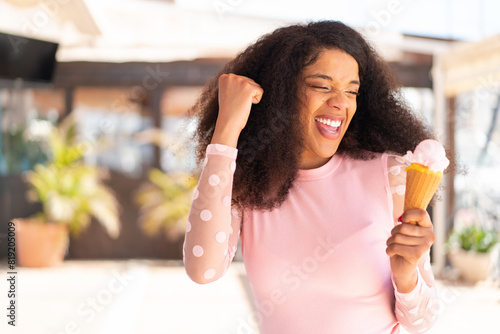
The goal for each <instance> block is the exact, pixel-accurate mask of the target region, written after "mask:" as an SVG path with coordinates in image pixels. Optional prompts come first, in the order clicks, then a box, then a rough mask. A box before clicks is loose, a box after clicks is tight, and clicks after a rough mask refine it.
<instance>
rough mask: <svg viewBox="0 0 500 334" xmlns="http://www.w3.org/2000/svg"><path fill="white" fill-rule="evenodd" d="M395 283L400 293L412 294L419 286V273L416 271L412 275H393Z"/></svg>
mask: <svg viewBox="0 0 500 334" xmlns="http://www.w3.org/2000/svg"><path fill="white" fill-rule="evenodd" d="M393 278H394V283H395V284H396V288H397V289H398V292H400V293H410V292H412V291H413V290H414V289H415V287H416V286H417V282H418V273H417V271H416V270H415V271H414V272H413V273H411V274H410V275H399V276H396V275H393Z"/></svg>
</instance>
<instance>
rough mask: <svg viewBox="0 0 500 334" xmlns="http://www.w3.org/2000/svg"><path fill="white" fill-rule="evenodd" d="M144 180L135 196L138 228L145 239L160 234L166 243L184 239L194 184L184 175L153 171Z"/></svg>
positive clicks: (194, 179)
mask: <svg viewBox="0 0 500 334" xmlns="http://www.w3.org/2000/svg"><path fill="white" fill-rule="evenodd" d="M148 179H149V182H148V183H145V184H143V185H142V186H141V187H140V188H139V190H138V191H137V193H136V194H135V201H136V203H137V205H138V206H139V210H140V214H139V224H140V226H141V228H142V230H143V231H144V233H145V234H146V235H149V236H153V235H156V234H158V233H160V232H161V231H163V232H164V233H165V235H166V236H167V238H168V239H170V240H175V239H177V238H179V237H180V236H181V235H184V232H185V228H186V222H187V218H188V214H189V209H190V206H191V202H192V197H193V191H194V188H195V187H196V184H197V182H198V180H197V179H196V178H195V177H193V176H192V175H190V174H188V173H183V172H178V173H164V172H162V171H161V170H159V169H154V168H153V169H151V170H150V171H149V174H148Z"/></svg>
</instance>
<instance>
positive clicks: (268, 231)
mask: <svg viewBox="0 0 500 334" xmlns="http://www.w3.org/2000/svg"><path fill="white" fill-rule="evenodd" d="M194 110H195V111H197V112H198V113H199V125H198V131H197V135H198V141H199V146H198V156H199V158H200V161H201V160H202V159H203V158H205V160H204V169H203V171H202V174H201V176H200V180H199V185H198V188H197V190H196V191H195V194H194V200H193V204H192V207H191V212H190V215H189V221H188V224H187V229H186V239H185V244H184V261H185V266H186V271H187V273H188V275H189V276H190V277H191V279H193V280H194V281H195V282H198V283H208V282H212V281H215V280H217V279H218V278H219V277H221V276H222V275H223V274H224V272H225V271H226V269H227V268H228V266H229V263H230V262H231V260H232V258H233V256H234V253H235V251H236V245H237V242H238V238H239V237H240V234H241V242H242V254H243V259H244V261H245V266H246V270H247V274H248V279H249V281H250V285H251V287H252V291H253V295H254V301H255V309H256V314H255V316H256V319H257V321H258V323H259V325H260V329H261V333H262V334H269V333H287V334H290V333H350V334H351V333H398V332H399V324H402V325H403V326H404V327H405V328H407V329H408V330H409V331H411V332H415V333H421V332H424V331H425V330H427V329H428V328H430V327H431V325H432V324H433V322H434V321H435V319H436V317H437V313H438V304H437V299H436V298H437V297H436V291H435V287H434V278H433V275H432V272H431V270H430V263H429V249H430V246H431V245H432V243H433V242H434V239H435V238H434V234H433V231H432V223H431V221H430V218H429V216H428V215H427V213H426V212H425V211H423V210H408V211H406V212H404V213H403V206H402V205H403V204H402V203H403V202H402V200H403V196H402V195H403V194H404V191H402V190H404V184H405V174H404V169H403V167H404V166H405V162H404V159H401V157H400V155H403V154H405V153H406V152H407V151H408V150H413V149H414V148H415V146H416V145H417V144H418V143H419V142H420V141H422V140H424V139H426V138H430V137H431V133H430V131H429V130H428V129H427V128H426V127H425V126H424V124H423V122H422V121H421V120H419V119H418V118H417V117H416V116H414V115H413V114H412V113H411V112H410V111H409V109H408V108H407V107H406V106H405V105H404V103H402V102H401V100H400V99H399V98H398V95H397V85H396V83H395V81H394V80H393V77H392V76H391V74H390V71H389V68H388V66H387V64H386V63H384V62H383V61H382V60H381V59H380V57H379V56H378V55H377V54H376V52H375V51H374V50H373V49H372V48H371V47H370V46H369V45H368V44H367V43H366V41H365V40H364V39H363V37H362V36H361V35H360V34H359V33H357V32H356V31H354V30H353V29H351V28H349V27H347V26H345V25H344V24H342V23H340V22H331V21H324V22H316V23H310V24H307V25H294V26H290V27H285V28H280V29H278V30H276V31H275V32H273V33H271V34H269V35H266V36H264V37H262V38H261V39H260V40H259V41H257V42H256V43H255V44H253V45H251V46H250V47H248V48H247V49H246V50H245V51H244V52H242V53H241V54H240V55H238V56H237V57H236V58H235V59H234V60H233V61H231V62H230V63H228V64H227V66H226V67H225V68H224V70H223V71H222V74H221V75H220V76H219V77H218V78H216V79H214V80H213V81H212V82H211V83H210V84H209V85H208V87H207V88H206V90H205V91H204V93H203V94H202V96H201V98H200V100H199V101H198V103H197V104H196V106H195V108H194ZM398 219H399V221H400V222H403V223H402V224H399V223H398ZM412 221H414V222H417V225H413V224H408V223H405V222H412Z"/></svg>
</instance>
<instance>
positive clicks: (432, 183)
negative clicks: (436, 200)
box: [404, 163, 443, 211]
mask: <svg viewBox="0 0 500 334" xmlns="http://www.w3.org/2000/svg"><path fill="white" fill-rule="evenodd" d="M442 178H443V173H442V172H434V171H432V170H430V169H429V168H428V167H427V166H423V165H421V164H418V163H412V164H411V165H410V166H408V167H407V168H406V193H405V204H404V210H405V211H406V210H409V209H422V210H425V209H427V206H428V205H429V202H430V201H431V199H432V196H434V193H435V192H436V190H437V188H438V186H439V183H440V182H441V179H442Z"/></svg>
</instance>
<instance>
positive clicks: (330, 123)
mask: <svg viewBox="0 0 500 334" xmlns="http://www.w3.org/2000/svg"><path fill="white" fill-rule="evenodd" d="M314 120H315V121H316V122H317V123H320V124H322V126H320V128H321V129H322V130H324V131H326V132H328V133H330V134H337V133H338V132H339V130H340V126H341V125H342V121H339V120H336V121H335V120H333V119H328V118H321V117H315V118H314Z"/></svg>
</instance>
